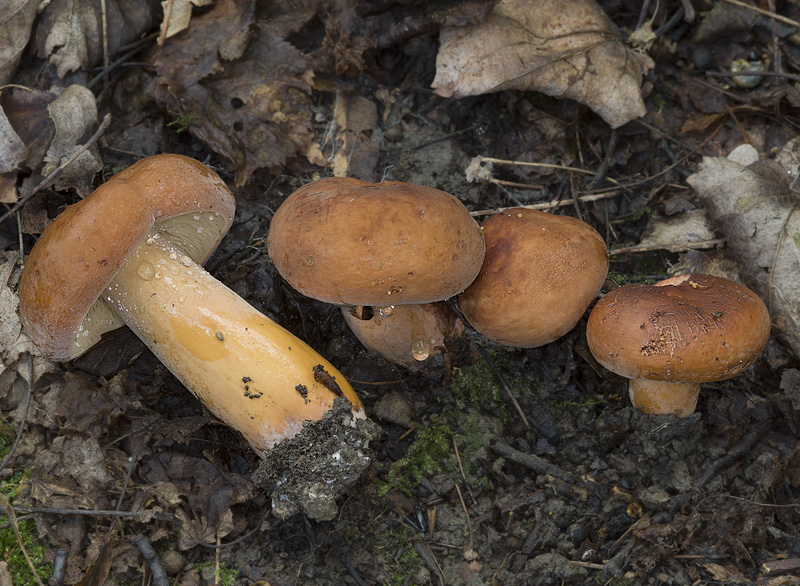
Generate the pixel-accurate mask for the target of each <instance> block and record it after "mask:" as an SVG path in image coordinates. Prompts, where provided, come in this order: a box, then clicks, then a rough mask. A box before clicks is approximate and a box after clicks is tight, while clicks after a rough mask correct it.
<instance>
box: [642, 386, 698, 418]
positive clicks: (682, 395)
mask: <svg viewBox="0 0 800 586" xmlns="http://www.w3.org/2000/svg"><path fill="white" fill-rule="evenodd" d="M628 393H629V395H630V398H631V403H633V406H634V407H636V408H637V409H639V410H640V411H641V412H642V413H653V414H655V415H666V414H668V413H673V414H675V415H677V416H678V417H688V416H689V415H691V414H692V413H694V409H695V407H696V406H697V398H698V396H699V395H700V383H671V382H666V381H657V380H646V379H630V380H629V381H628Z"/></svg>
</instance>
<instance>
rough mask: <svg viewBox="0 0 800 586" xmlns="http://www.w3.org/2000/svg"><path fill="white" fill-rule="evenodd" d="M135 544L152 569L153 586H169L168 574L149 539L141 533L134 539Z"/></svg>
mask: <svg viewBox="0 0 800 586" xmlns="http://www.w3.org/2000/svg"><path fill="white" fill-rule="evenodd" d="M133 544H134V545H135V546H136V547H137V548H138V549H139V552H140V553H141V554H142V557H143V558H144V559H145V561H146V562H147V566H148V567H149V568H150V575H151V576H152V577H153V585H154V586H169V580H168V578H167V572H166V571H165V570H164V566H163V565H161V560H160V559H159V557H158V554H157V553H156V550H154V549H153V546H152V545H150V542H149V541H148V540H147V538H146V537H145V536H144V535H142V534H141V533H140V534H139V535H137V536H136V537H134V538H133Z"/></svg>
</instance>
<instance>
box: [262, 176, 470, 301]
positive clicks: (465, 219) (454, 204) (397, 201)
mask: <svg viewBox="0 0 800 586" xmlns="http://www.w3.org/2000/svg"><path fill="white" fill-rule="evenodd" d="M267 248H268V250H269V255H270V257H271V258H272V261H273V262H274V263H275V267H276V268H277V269H278V272H279V273H280V274H281V276H282V277H283V278H284V279H286V281H287V282H288V283H289V284H290V285H291V286H292V287H294V288H295V289H297V290H298V291H300V292H301V293H303V294H304V295H306V296H308V297H313V298H315V299H319V300H321V301H327V302H329V303H336V304H342V305H396V304H405V303H429V302H432V301H440V300H442V299H446V298H448V297H451V296H453V295H455V294H457V293H460V292H461V291H463V290H464V289H465V288H466V287H467V285H469V284H470V283H471V282H472V281H473V279H474V278H475V276H476V275H477V274H478V271H479V270H480V266H481V262H482V261H483V254H484V243H483V236H482V235H481V231H480V228H479V226H478V224H477V222H476V221H475V220H474V219H472V217H471V216H470V215H469V212H468V211H467V209H466V208H465V207H464V205H463V204H462V203H461V202H460V201H459V200H458V199H456V198H455V197H453V196H452V195H450V194H449V193H445V192H444V191H439V190H438V189H432V188H430V187H421V186H417V185H410V184H407V183H401V182H396V181H392V182H385V183H368V182H365V181H360V180H358V179H350V178H338V177H330V178H326V179H320V180H319V181H315V182H313V183H309V184H307V185H304V186H303V187H301V188H300V189H298V190H297V191H295V192H294V193H293V194H292V195H290V196H289V197H288V198H287V199H286V201H284V202H283V204H282V205H281V206H280V208H279V209H278V211H277V212H276V213H275V216H274V217H273V219H272V222H271V224H270V230H269V236H268V240H267Z"/></svg>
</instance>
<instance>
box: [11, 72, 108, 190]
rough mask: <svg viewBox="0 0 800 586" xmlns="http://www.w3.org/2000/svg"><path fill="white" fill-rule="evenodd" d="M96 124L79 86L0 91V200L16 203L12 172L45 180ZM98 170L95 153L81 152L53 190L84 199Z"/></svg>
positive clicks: (89, 97) (89, 99)
mask: <svg viewBox="0 0 800 586" xmlns="http://www.w3.org/2000/svg"><path fill="white" fill-rule="evenodd" d="M96 122H97V106H96V103H95V97H94V94H93V93H92V92H91V90H89V89H87V88H86V87H84V86H81V85H71V86H68V87H67V88H58V87H56V88H54V89H52V90H51V91H49V92H42V91H39V90H35V89H30V88H25V87H22V86H11V87H6V88H2V89H0V173H2V174H4V175H5V179H6V181H5V183H6V187H5V189H3V192H2V193H0V196H2V198H3V199H6V200H9V202H13V201H16V185H15V184H16V177H17V171H18V170H23V169H27V170H29V171H33V172H34V173H35V174H37V175H41V176H45V175H48V174H49V173H50V172H51V171H53V170H55V169H56V168H57V167H58V166H59V165H61V164H62V163H64V162H65V161H66V160H67V159H68V158H69V157H70V156H71V155H72V154H73V153H74V152H75V151H76V150H77V149H79V148H80V146H81V143H82V141H83V140H85V138H86V137H87V136H88V135H90V134H91V132H92V130H93V129H94V127H95V126H96ZM101 168H102V163H101V161H100V160H99V158H98V155H97V154H95V151H92V150H87V151H84V152H83V153H82V154H81V155H80V156H79V157H78V158H77V159H75V160H74V161H73V162H72V163H70V164H69V165H68V166H67V167H65V168H64V169H63V171H62V172H61V173H60V174H59V175H58V177H57V178H56V182H55V187H56V188H57V189H60V190H67V189H75V190H76V191H77V192H78V193H79V194H81V195H88V193H89V192H90V191H91V184H92V179H93V178H94V176H95V174H96V173H97V172H98V171H99V170H100V169H101ZM29 179H30V178H29ZM35 179H36V182H38V181H39V180H40V179H41V178H40V177H36V178H35ZM23 191H24V188H23Z"/></svg>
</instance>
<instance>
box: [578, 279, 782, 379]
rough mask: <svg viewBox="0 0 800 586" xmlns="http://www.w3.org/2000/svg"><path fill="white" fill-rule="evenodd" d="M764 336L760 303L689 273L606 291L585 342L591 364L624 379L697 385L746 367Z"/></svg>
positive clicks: (730, 285)
mask: <svg viewBox="0 0 800 586" xmlns="http://www.w3.org/2000/svg"><path fill="white" fill-rule="evenodd" d="M769 330H770V319H769V314H768V313H767V308H766V307H765V305H764V302H763V301H761V299H760V298H759V297H758V296H757V295H756V294H755V293H753V292H752V291H750V290H749V289H748V288H747V287H744V286H743V285H739V284H738V283H734V282H733V281H729V280H727V279H723V278H721V277H712V276H710V275H698V274H690V275H680V276H678V277H673V278H671V279H667V280H665V281H661V282H659V283H657V284H656V285H625V286H623V287H620V288H619V289H615V290H613V291H611V292H610V293H608V294H607V295H606V296H605V297H603V299H601V300H600V301H599V302H598V303H597V304H596V305H595V307H594V309H593V310H592V313H591V315H590V316H589V321H588V324H587V327H586V338H587V341H588V344H589V349H590V350H591V352H592V354H593V355H594V357H595V358H596V359H597V361H598V362H600V364H602V365H603V366H605V367H606V368H608V369H609V370H611V371H612V372H616V373H617V374H620V375H622V376H624V377H627V378H630V379H653V380H659V381H666V382H685V383H688V382H696V383H701V382H711V381H717V380H724V379H727V378H731V377H733V376H736V375H737V374H739V373H740V372H742V371H743V370H745V369H746V368H748V367H749V366H750V365H751V364H753V362H755V360H756V358H758V356H759V354H761V350H762V349H763V348H764V345H765V344H766V343H767V339H768V338H769Z"/></svg>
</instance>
